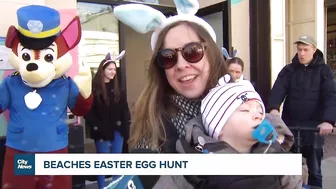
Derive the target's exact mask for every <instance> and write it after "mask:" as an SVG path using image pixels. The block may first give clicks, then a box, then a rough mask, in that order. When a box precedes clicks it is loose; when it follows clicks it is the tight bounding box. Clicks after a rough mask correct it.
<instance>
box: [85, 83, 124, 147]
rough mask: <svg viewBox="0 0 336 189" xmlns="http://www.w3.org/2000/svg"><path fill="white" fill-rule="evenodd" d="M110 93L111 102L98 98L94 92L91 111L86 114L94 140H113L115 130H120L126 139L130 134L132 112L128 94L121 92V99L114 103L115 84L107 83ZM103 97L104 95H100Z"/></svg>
mask: <svg viewBox="0 0 336 189" xmlns="http://www.w3.org/2000/svg"><path fill="white" fill-rule="evenodd" d="M107 91H108V93H109V99H110V100H109V101H110V103H109V104H105V103H103V102H102V100H98V96H97V94H95V91H93V93H94V101H93V105H92V107H91V110H90V112H89V113H88V114H87V115H86V116H84V118H85V121H86V125H87V126H88V127H89V128H90V138H92V139H94V140H113V139H114V131H116V130H117V131H119V132H120V133H121V135H122V136H123V137H124V139H125V141H126V140H127V139H128V135H129V125H130V112H129V108H128V103H127V100H126V95H125V94H124V93H123V92H121V94H120V100H119V102H118V103H114V95H113V84H112V82H110V83H109V84H107ZM99 98H100V99H102V98H103V97H99Z"/></svg>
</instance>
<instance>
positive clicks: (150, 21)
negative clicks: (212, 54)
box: [113, 0, 216, 50]
mask: <svg viewBox="0 0 336 189" xmlns="http://www.w3.org/2000/svg"><path fill="white" fill-rule="evenodd" d="M174 3H175V5H176V9H177V15H175V16H172V17H169V18H166V16H165V15H164V14H163V13H162V12H160V11H158V10H156V9H153V8H152V7H149V6H146V5H143V4H126V5H119V6H117V7H115V8H114V11H113V13H114V15H115V16H116V18H117V19H118V20H119V21H121V22H123V23H124V24H126V25H128V26H129V27H131V28H133V29H134V30H135V31H137V32H139V33H147V32H150V31H154V33H153V34H152V37H151V47H152V50H154V49H155V45H156V41H157V38H158V36H159V34H160V32H161V31H162V29H163V28H165V27H167V26H169V25H171V24H173V23H176V22H179V21H188V22H192V23H196V24H198V25H200V26H202V27H203V28H204V29H205V30H206V31H208V32H209V34H210V36H211V37H212V39H213V40H214V41H216V34H215V31H214V30H213V28H212V27H211V26H210V25H209V24H208V23H207V22H206V21H204V20H203V19H202V18H199V17H197V16H195V14H196V13H197V11H198V9H199V3H198V0H174Z"/></svg>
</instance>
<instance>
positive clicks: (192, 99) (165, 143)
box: [114, 0, 227, 153]
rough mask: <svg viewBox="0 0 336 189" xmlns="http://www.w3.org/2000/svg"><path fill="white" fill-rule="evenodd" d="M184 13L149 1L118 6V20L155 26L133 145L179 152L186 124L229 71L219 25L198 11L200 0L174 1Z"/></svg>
mask: <svg viewBox="0 0 336 189" xmlns="http://www.w3.org/2000/svg"><path fill="white" fill-rule="evenodd" d="M174 2H175V4H176V8H177V12H178V14H177V15H175V16H172V17H169V18H166V17H165V16H164V15H163V14H162V13H161V12H160V11H158V10H155V9H153V8H151V7H149V6H146V5H143V4H126V5H120V6H117V7H115V9H114V14H115V16H116V18H117V19H118V20H120V21H121V22H123V23H124V24H126V25H128V26H130V27H131V28H133V29H134V30H136V31H138V32H140V33H147V32H150V31H154V33H153V34H152V38H151V47H152V50H153V56H152V59H151V62H150V65H149V76H148V82H147V85H146V87H145V88H144V90H143V92H142V94H141V95H140V97H139V99H138V100H137V102H136V104H135V107H134V114H133V116H132V118H133V119H132V125H131V135H130V140H129V144H130V148H133V149H134V148H149V149H152V150H155V151H160V152H163V153H169V152H173V151H175V142H176V140H177V139H178V138H179V137H184V135H185V128H184V126H185V123H186V122H187V121H188V120H190V119H192V118H194V117H195V116H197V115H199V114H200V102H201V101H200V100H201V98H202V97H203V96H204V95H206V93H207V92H208V90H209V89H210V88H212V87H214V86H215V85H216V83H217V80H218V79H219V78H220V77H221V76H222V75H224V74H225V73H227V70H226V68H225V66H224V58H223V56H222V53H221V51H220V49H219V48H218V47H217V45H216V42H215V41H216V34H215V32H214V30H213V28H212V27H211V26H210V25H209V24H208V23H207V22H205V21H204V20H203V19H201V18H199V17H197V16H195V13H196V12H197V10H198V8H199V3H198V1H197V0H174Z"/></svg>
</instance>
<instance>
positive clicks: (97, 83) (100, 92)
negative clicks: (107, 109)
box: [92, 59, 120, 104]
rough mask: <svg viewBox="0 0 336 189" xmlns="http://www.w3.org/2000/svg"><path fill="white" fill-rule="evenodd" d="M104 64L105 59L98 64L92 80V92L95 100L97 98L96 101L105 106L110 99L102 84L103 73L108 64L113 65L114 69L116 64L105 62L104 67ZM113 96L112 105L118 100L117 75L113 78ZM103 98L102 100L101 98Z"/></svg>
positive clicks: (103, 83)
mask: <svg viewBox="0 0 336 189" xmlns="http://www.w3.org/2000/svg"><path fill="white" fill-rule="evenodd" d="M105 62H106V60H105V59H103V60H102V61H101V63H100V64H99V67H98V70H97V73H96V74H95V76H94V78H93V86H92V88H93V92H94V93H95V96H96V98H98V101H99V102H101V103H105V104H110V99H109V97H108V93H107V89H106V85H105V82H104V78H105V75H104V71H105V69H106V68H107V67H108V66H109V65H110V64H114V65H115V67H116V68H117V64H116V63H115V62H113V61H109V62H107V63H106V64H105V65H104V63H105ZM113 96H114V99H113V101H114V103H118V102H119V99H120V89H119V83H118V74H117V73H116V75H115V76H114V78H113ZM101 97H103V98H101Z"/></svg>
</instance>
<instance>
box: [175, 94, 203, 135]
mask: <svg viewBox="0 0 336 189" xmlns="http://www.w3.org/2000/svg"><path fill="white" fill-rule="evenodd" d="M172 100H173V102H174V103H175V104H176V106H177V107H178V111H177V114H176V116H175V117H173V118H172V120H171V121H172V122H173V124H174V126H175V127H176V129H177V132H178V135H179V138H182V137H183V138H184V137H185V135H186V129H185V125H186V123H187V122H188V121H189V120H191V119H193V118H194V117H196V116H199V115H200V114H201V101H200V100H190V99H187V98H185V97H183V96H181V95H173V96H172Z"/></svg>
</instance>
